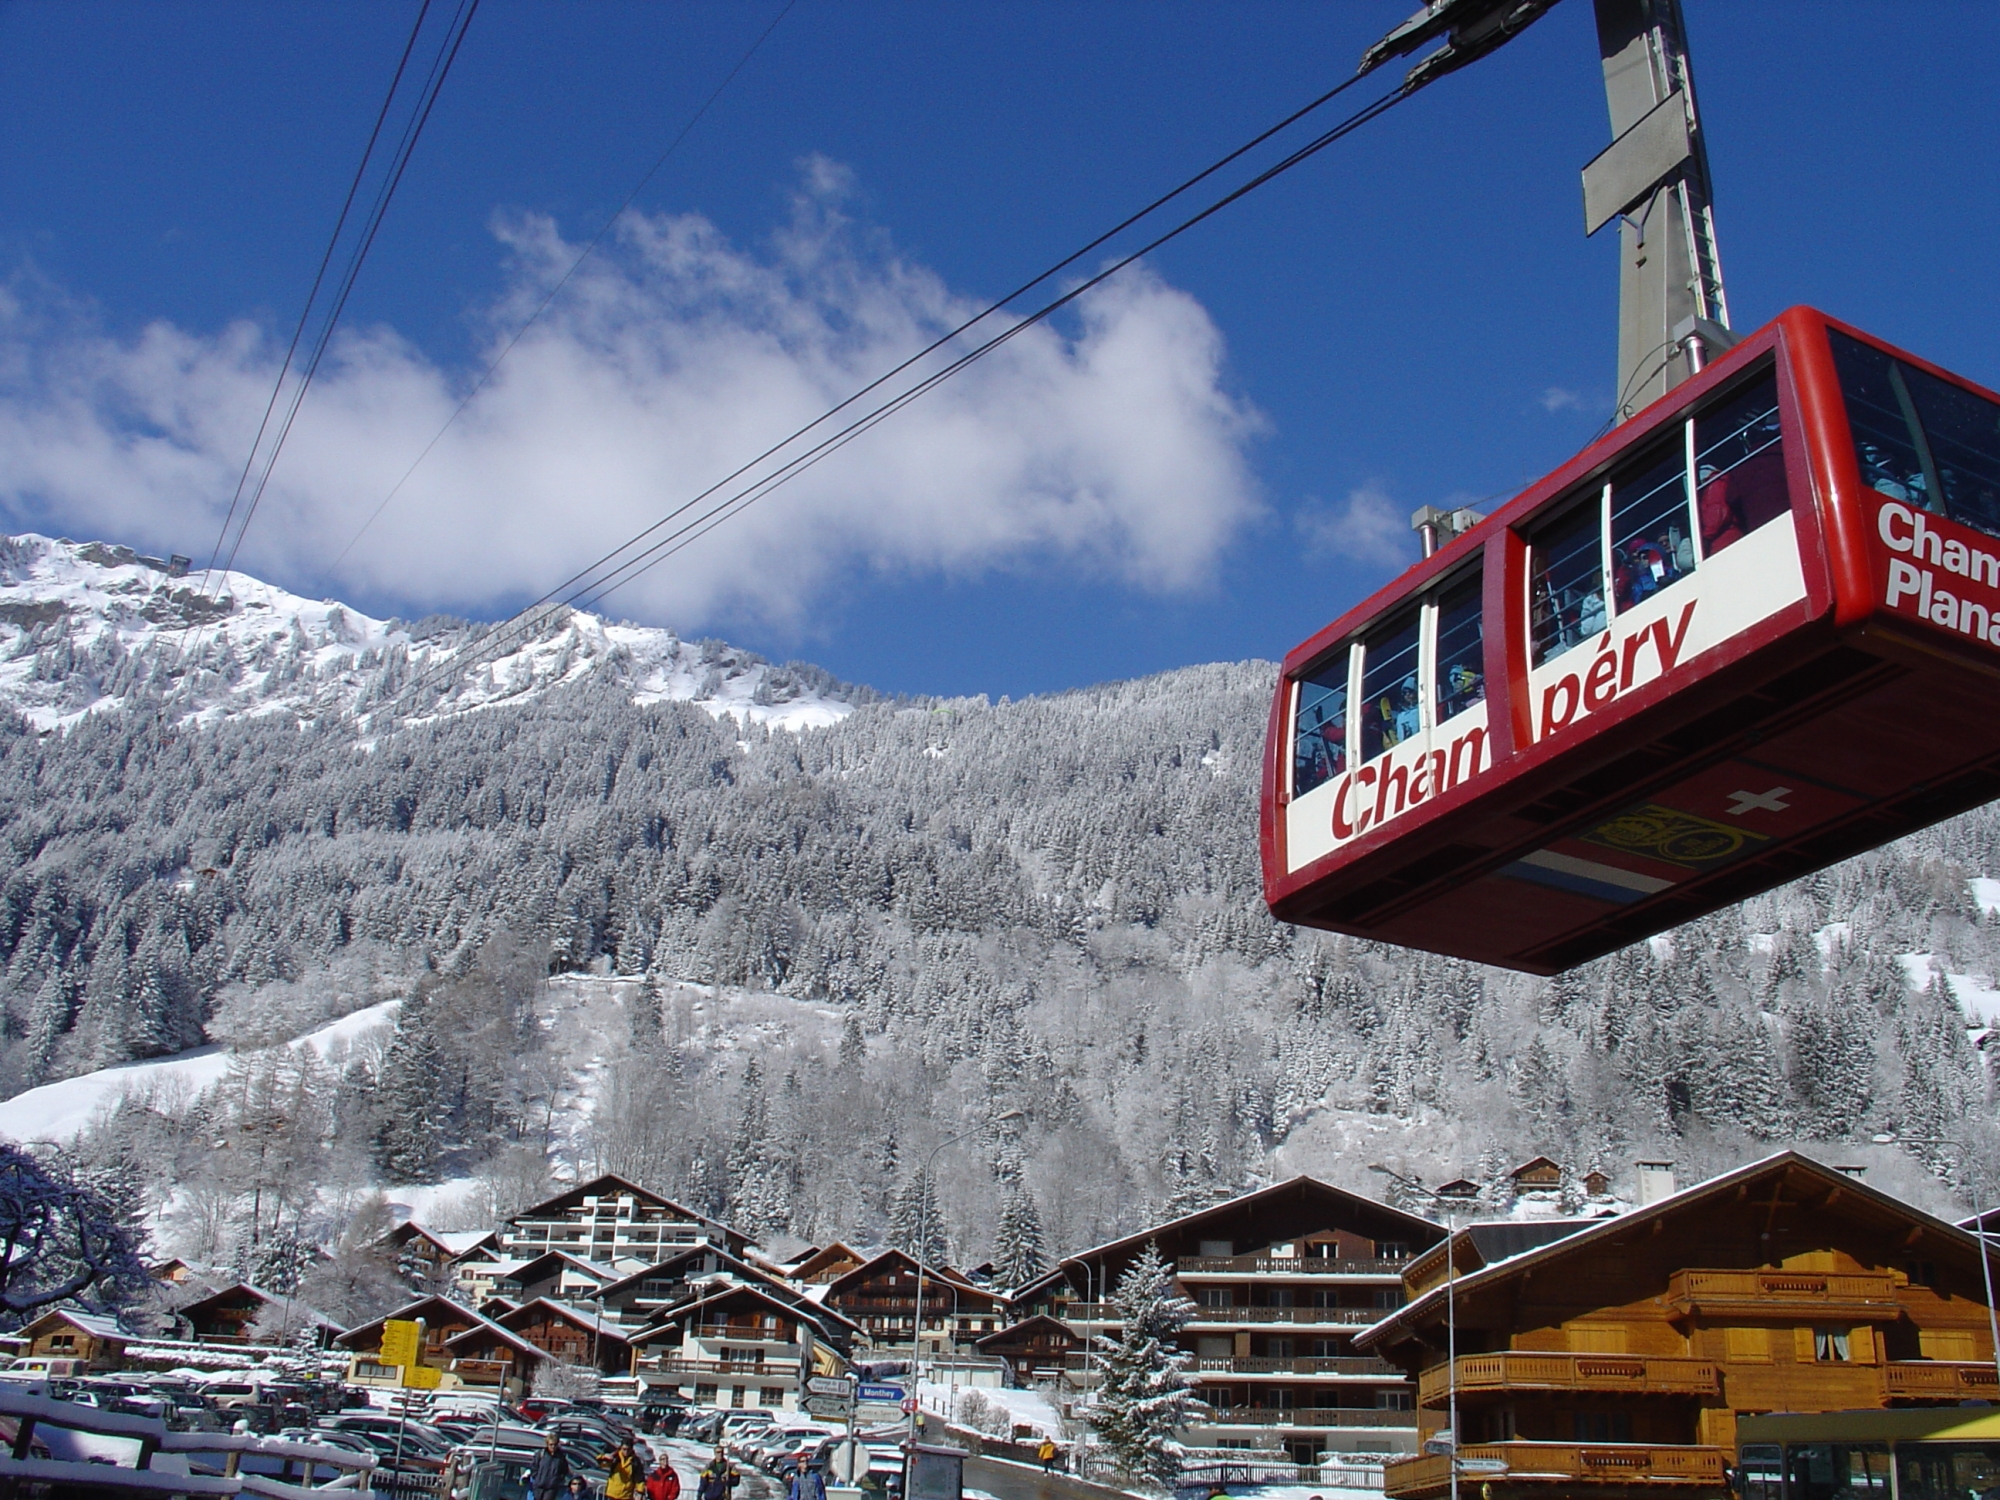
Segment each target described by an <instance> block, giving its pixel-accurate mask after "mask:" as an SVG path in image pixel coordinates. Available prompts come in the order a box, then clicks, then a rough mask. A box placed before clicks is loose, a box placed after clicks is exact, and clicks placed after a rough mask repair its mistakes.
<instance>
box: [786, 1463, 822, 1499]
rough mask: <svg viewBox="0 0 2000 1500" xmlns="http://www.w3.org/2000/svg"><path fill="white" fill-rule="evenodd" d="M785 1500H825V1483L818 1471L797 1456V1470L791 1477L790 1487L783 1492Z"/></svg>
mask: <svg viewBox="0 0 2000 1500" xmlns="http://www.w3.org/2000/svg"><path fill="white" fill-rule="evenodd" d="M785 1500H826V1481H825V1480H824V1479H822V1478H820V1475H819V1470H817V1469H815V1468H814V1467H813V1466H812V1465H811V1464H810V1463H808V1462H807V1461H806V1456H805V1455H804V1454H803V1453H801V1454H800V1455H799V1466H798V1469H797V1470H796V1471H795V1472H794V1473H793V1475H792V1482H791V1485H790V1486H789V1487H788V1488H787V1489H786V1490H785Z"/></svg>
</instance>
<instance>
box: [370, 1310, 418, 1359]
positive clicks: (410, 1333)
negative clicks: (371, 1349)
mask: <svg viewBox="0 0 2000 1500" xmlns="http://www.w3.org/2000/svg"><path fill="white" fill-rule="evenodd" d="M423 1338H424V1325H423V1324H422V1323H411V1322H405V1321H404V1320H403V1319H401V1318H390V1319H388V1320H387V1321H386V1322H384V1323H383V1324H382V1353H381V1356H380V1358H381V1362H382V1363H383V1364H385V1365H413V1364H415V1363H416V1362H417V1359H418V1357H419V1353H420V1351H421V1350H422V1348H423Z"/></svg>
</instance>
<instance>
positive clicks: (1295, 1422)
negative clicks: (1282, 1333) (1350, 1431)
mask: <svg viewBox="0 0 2000 1500" xmlns="http://www.w3.org/2000/svg"><path fill="white" fill-rule="evenodd" d="M1201 1421H1202V1422H1204V1423H1207V1422H1217V1423H1221V1424H1222V1425H1224V1426H1227V1427H1415V1426H1416V1425H1417V1414H1416V1413H1415V1412H1413V1411H1397V1410H1395V1409H1394V1408H1391V1407H1374V1406H1225V1407H1222V1408H1220V1409H1218V1410H1216V1411H1213V1412H1211V1413H1210V1414H1209V1415H1207V1416H1205V1417H1203V1418H1201Z"/></svg>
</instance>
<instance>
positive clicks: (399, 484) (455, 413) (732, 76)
mask: <svg viewBox="0 0 2000 1500" xmlns="http://www.w3.org/2000/svg"><path fill="white" fill-rule="evenodd" d="M797 4H798V0H785V4H784V6H783V8H782V9H780V10H779V12H778V13H777V15H775V16H773V17H772V18H771V23H770V24H769V25H768V26H766V27H765V28H764V29H763V30H762V31H761V32H759V33H758V34H757V39H756V40H755V41H753V42H752V43H751V44H750V47H749V50H748V51H746V52H745V53H744V54H743V55H742V56H741V57H739V58H738V59H737V60H736V66H735V67H733V68H731V69H730V70H729V71H728V72H727V73H725V74H724V75H723V78H722V81H721V82H720V83H718V84H717V85H716V86H715V88H714V90H713V91H712V92H711V93H710V94H709V96H708V97H707V98H706V99H704V100H703V101H702V102H701V106H700V107H699V108H698V109H696V110H695V112H694V113H693V114H692V115H689V116H688V119H687V123H686V124H684V125H682V126H681V128H680V131H679V133H678V134H676V135H675V136H674V138H673V139H672V140H671V141H669V142H668V143H667V149H666V150H664V151H662V152H661V153H660V155H659V157H658V158H657V159H656V160H655V161H654V162H653V164H652V165H651V166H650V167H648V168H647V169H646V172H645V175H644V176H642V177H641V178H640V179H639V181H638V182H637V183H636V184H635V185H634V186H633V188H632V191H631V192H629V193H627V194H626V195H625V201H624V202H622V203H620V204H619V205H618V207H617V208H616V209H615V210H613V212H612V214H611V217H610V218H608V219H606V220H605V221H604V224H603V227H602V228H600V229H599V230H598V231H597V233H596V234H594V235H592V236H591V239H590V243H589V244H587V245H585V246H584V247H583V250H582V251H581V253H579V254H578V255H577V257H576V259H575V260H573V261H571V262H570V265H569V269H568V270H567V271H564V272H563V273H562V276H561V278H560V279H559V280H558V281H557V282H556V284H555V285H554V286H552V287H550V288H549V290H548V294H547V295H546V296H544V297H543V298H542V300H541V304H540V305H539V306H538V307H536V308H535V310H534V311H533V312H532V313H530V314H528V318H527V321H526V322H524V323H523V324H522V325H521V326H520V327H519V328H517V329H515V330H514V336H513V337H512V338H510V339H508V340H507V345H506V347H505V348H504V349H502V350H501V351H500V352H499V353H498V354H496V355H495V356H494V357H493V362H492V363H491V364H489V365H487V367H486V369H485V370H484V371H483V372H482V373H481V374H480V377H479V379H477V380H476V381H474V382H473V384H472V389H471V390H469V391H467V392H466V394H465V399H464V400H462V401H460V402H459V403H458V405H457V406H456V407H455V408H453V410H452V413H451V415H450V416H448V417H446V418H445V419H444V425H443V426H441V427H439V428H438V430H437V431H436V433H434V434H433V435H432V437H431V440H430V441H429V442H428V443H426V444H424V448H423V452H421V453H419V454H418V455H417V456H416V457H415V458H414V459H412V460H411V461H410V466H409V467H408V468H407V469H405V470H404V471H403V475H402V478H400V479H398V480H397V481H396V482H395V484H393V485H392V486H390V488H389V493H388V494H386V495H384V496H383V497H382V501H381V503H380V504H379V505H377V506H376V507H375V509H374V510H372V511H370V512H369V513H368V519H367V520H365V521H363V522H362V523H361V525H360V526H359V527H357V528H356V529H355V532H354V535H353V536H351V537H349V538H348V539H347V545H346V546H344V547H342V548H341V549H340V551H339V552H338V553H337V554H335V556H334V559H333V561H332V562H330V563H328V564H327V568H328V569H329V570H331V569H333V568H336V567H338V566H339V565H340V563H341V562H342V560H344V559H345V558H346V556H347V554H348V553H350V552H352V551H353V550H354V546H355V543H357V542H359V541H360V540H361V538H362V536H363V535H364V534H366V532H367V530H368V528H369V527H371V526H373V525H374V524H375V523H376V521H377V520H379V519H380V518H381V515H382V512H383V511H385V510H387V509H388V508H389V503H390V501H392V500H394V499H395V498H396V496H397V495H399V494H401V493H402V490H403V486H404V485H406V484H408V483H409V482H410V476H411V475H412V474H415V473H416V472H417V470H418V469H419V468H421V467H422V466H423V462H424V460H425V459H427V458H429V457H430V456H431V450H432V449H434V448H436V447H437V445H438V444H439V443H440V442H442V441H443V440H444V435H445V434H446V433H447V432H449V431H450V430H451V427H452V424H453V423H455V422H456V421H457V420H458V419H459V418H460V417H462V416H464V415H465V409H466V408H467V407H469V406H470V405H472V403H473V401H474V399H475V398H477V396H478V395H479V393H480V392H481V391H483V390H485V389H486V383H487V382H488V381H489V380H491V379H492V378H493V372H494V371H496V370H498V369H499V368H500V366H501V363H502V362H503V361H504V360H505V359H506V358H507V356H508V355H510V354H512V353H513V352H514V346H515V345H516V344H518V343H520V342H521V340H522V339H523V338H524V337H525V336H526V335H527V332H528V330H529V329H530V328H533V327H534V326H535V324H536V323H537V322H538V321H539V320H540V318H541V316H542V314H543V313H545V312H547V311H548V310H549V305H550V304H551V303H553V302H554V301H555V300H556V298H557V296H559V295H560V294H561V292H562V289H563V288H564V287H566V286H568V285H569V283H570V279H571V278H572V277H574V276H575V275H576V273H577V272H578V270H580V269H581V268H582V266H583V263H584V262H585V261H586V260H588V259H590V257H591V254H592V252H594V251H595V250H596V249H597V247H598V246H599V245H600V244H602V243H603V242H604V237H605V236H606V235H608V234H610V233H611V231H612V229H613V227H614V226H616V224H617V223H618V221H619V220H620V219H622V218H624V217H625V212H626V210H627V209H629V208H631V206H632V205H633V204H634V203H635V202H637V201H638V197H639V194H640V193H642V192H644V191H645V189H646V185H647V184H648V183H650V182H651V181H652V180H653V178H654V177H655V176H657V175H658V174H659V171H660V168H662V167H664V166H665V165H666V164H667V158H668V157H670V156H672V155H673V154H674V152H676V151H677V150H679V149H680V145H681V142H682V141H684V140H686V139H687V138H688V135H689V133H690V132H691V131H692V130H693V129H694V128H695V126H697V125H699V124H700V123H701V120H702V117H703V116H704V115H706V114H707V113H708V112H709V110H710V108H711V107H712V106H713V105H714V104H715V101H716V100H718V99H720V98H721V97H722V93H723V90H724V89H726V88H728V87H729V85H730V84H731V83H733V82H735V80H736V75H737V74H738V73H741V72H742V71H743V69H744V68H745V67H746V66H748V65H749V62H750V59H751V58H753V57H755V56H756V55H757V52H758V49H759V48H761V47H762V46H763V45H764V43H765V42H766V41H767V40H769V38H770V35H771V33H772V32H774V31H776V30H777V29H778V23H779V22H780V21H782V20H784V19H785V17H786V16H788V15H790V14H791V13H792V8H793V7H794V6H795V5H797Z"/></svg>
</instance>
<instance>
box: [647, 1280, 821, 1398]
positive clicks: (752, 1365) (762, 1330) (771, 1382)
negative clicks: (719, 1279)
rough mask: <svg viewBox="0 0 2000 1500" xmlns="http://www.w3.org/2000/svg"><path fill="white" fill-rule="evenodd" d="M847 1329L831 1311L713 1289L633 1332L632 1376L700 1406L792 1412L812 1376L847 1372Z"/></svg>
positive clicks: (759, 1291)
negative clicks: (759, 1408) (804, 1385)
mask: <svg viewBox="0 0 2000 1500" xmlns="http://www.w3.org/2000/svg"><path fill="white" fill-rule="evenodd" d="M857 1331H858V1330H856V1329H855V1328H854V1326H853V1325H852V1324H851V1323H850V1322H848V1320H847V1319H845V1318H844V1317H841V1316H839V1315H838V1314H837V1313H835V1312H833V1311H832V1310H830V1309H828V1308H824V1307H818V1306H815V1305H814V1304H812V1303H810V1302H808V1301H806V1300H804V1299H802V1298H799V1297H795V1296H794V1297H786V1296H781V1295H778V1294H777V1293H776V1292H774V1291H773V1290H772V1289H771V1288H768V1287H763V1286H753V1285H741V1286H717V1287H715V1288H714V1289H713V1290H710V1291H707V1292H704V1293H702V1294H701V1295H699V1296H696V1297H695V1298H693V1299H692V1300H690V1301H686V1302H682V1303H680V1304H679V1305H677V1306H675V1307H673V1308H672V1309H670V1310H669V1311H667V1312H666V1313H664V1314H663V1315H662V1316H661V1317H660V1319H659V1321H658V1322H656V1323H654V1324H652V1325H651V1326H649V1327H647V1328H643V1329H640V1330H638V1331H637V1332H635V1333H633V1334H632V1336H631V1337H632V1347H633V1358H632V1374H633V1375H635V1376H636V1377H637V1378H638V1380H639V1383H640V1385H641V1386H642V1387H643V1388H645V1389H648V1390H667V1391H674V1392H678V1393H679V1394H680V1395H681V1396H683V1397H685V1398H686V1399H687V1400H689V1401H692V1402H694V1403H695V1404H696V1405H699V1406H728V1407H762V1408H764V1409H765V1410H768V1411H797V1410H798V1409H799V1405H800V1394H801V1387H802V1386H803V1383H804V1381H805V1380H806V1379H807V1378H809V1377H810V1376H812V1375H815V1374H818V1375H839V1374H843V1373H845V1372H846V1370H847V1368H848V1366H847V1361H846V1359H845V1358H843V1354H844V1352H845V1351H846V1350H848V1349H851V1347H852V1343H851V1340H852V1339H853V1336H854V1334H855V1333H856V1332H857Z"/></svg>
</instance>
